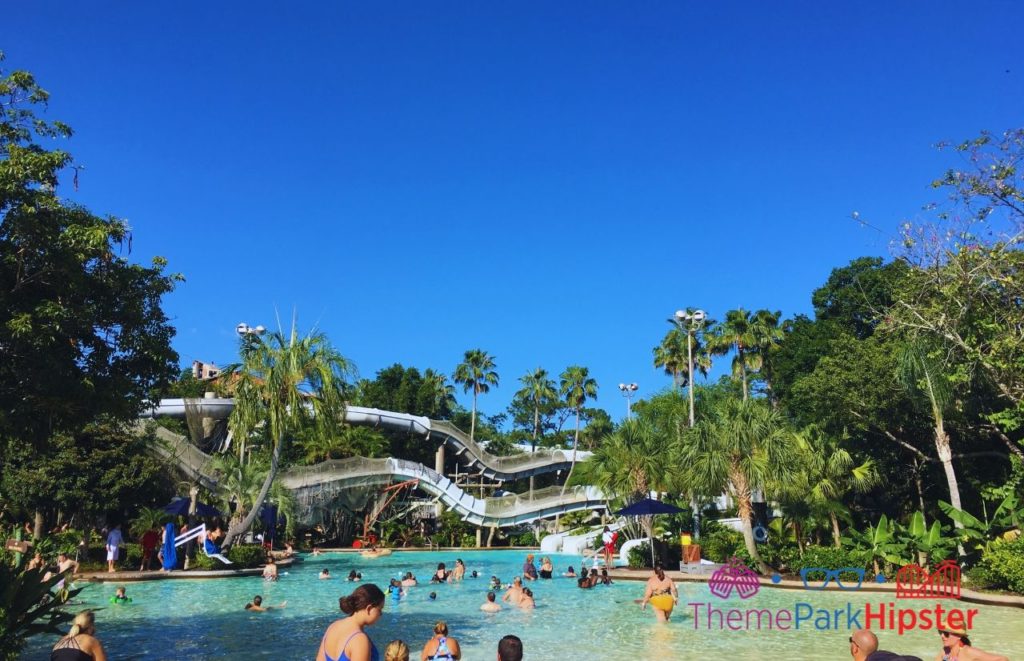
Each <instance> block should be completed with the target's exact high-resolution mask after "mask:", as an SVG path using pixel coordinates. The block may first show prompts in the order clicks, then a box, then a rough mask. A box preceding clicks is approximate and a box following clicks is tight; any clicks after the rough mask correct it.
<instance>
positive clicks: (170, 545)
mask: <svg viewBox="0 0 1024 661" xmlns="http://www.w3.org/2000/svg"><path fill="white" fill-rule="evenodd" d="M163 556H164V560H163V563H164V569H165V570H167V571H171V570H172V569H174V567H175V565H177V564H178V552H177V550H175V548H174V524H173V523H168V524H167V525H166V526H164V545H163Z"/></svg>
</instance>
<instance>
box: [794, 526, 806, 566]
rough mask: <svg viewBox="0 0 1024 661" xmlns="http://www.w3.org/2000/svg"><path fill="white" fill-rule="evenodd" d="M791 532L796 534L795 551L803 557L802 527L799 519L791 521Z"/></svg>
mask: <svg viewBox="0 0 1024 661" xmlns="http://www.w3.org/2000/svg"><path fill="white" fill-rule="evenodd" d="M793 534H795V535H796V551H797V553H798V554H799V555H800V557H801V558H802V557H804V528H803V526H802V525H800V521H799V520H794V521H793Z"/></svg>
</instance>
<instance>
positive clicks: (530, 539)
mask: <svg viewBox="0 0 1024 661" xmlns="http://www.w3.org/2000/svg"><path fill="white" fill-rule="evenodd" d="M510 541H511V542H512V546H537V538H536V537H534V535H533V533H532V532H524V533H521V534H519V535H513V536H512V537H511V539H510Z"/></svg>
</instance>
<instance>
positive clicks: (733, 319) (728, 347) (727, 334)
mask: <svg viewBox="0 0 1024 661" xmlns="http://www.w3.org/2000/svg"><path fill="white" fill-rule="evenodd" d="M751 323H752V319H751V315H750V313H749V312H747V311H746V310H744V309H743V308H740V309H738V310H729V311H728V312H726V313H725V320H724V321H722V322H721V323H718V324H715V326H714V327H712V328H711V330H710V332H709V334H708V349H709V350H710V351H711V354H712V355H715V356H724V355H726V354H728V353H729V352H730V351H735V352H736V355H734V356H733V358H732V374H733V376H738V377H740V379H741V382H742V384H743V401H746V400H747V398H748V396H749V392H748V388H747V369H748V367H749V365H748V363H749V360H750V359H749V356H748V354H749V351H750V347H752V346H753V345H754V343H755V341H756V340H755V336H754V334H753V332H752V331H751Z"/></svg>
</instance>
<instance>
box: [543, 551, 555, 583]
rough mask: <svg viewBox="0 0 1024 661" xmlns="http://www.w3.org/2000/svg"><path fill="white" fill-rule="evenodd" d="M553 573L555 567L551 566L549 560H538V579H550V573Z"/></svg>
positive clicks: (545, 558) (545, 557)
mask: <svg viewBox="0 0 1024 661" xmlns="http://www.w3.org/2000/svg"><path fill="white" fill-rule="evenodd" d="M553 571H555V566H554V565H553V564H551V558H549V557H547V556H544V557H543V558H541V560H540V577H541V578H551V573H552V572H553Z"/></svg>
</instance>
